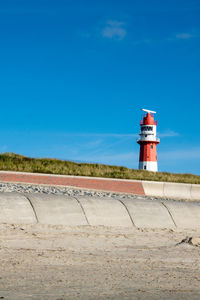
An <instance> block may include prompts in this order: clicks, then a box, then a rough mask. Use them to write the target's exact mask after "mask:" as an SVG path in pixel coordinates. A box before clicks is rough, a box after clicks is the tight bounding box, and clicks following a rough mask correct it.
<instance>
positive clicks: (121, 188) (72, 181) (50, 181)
mask: <svg viewBox="0 0 200 300" xmlns="http://www.w3.org/2000/svg"><path fill="white" fill-rule="evenodd" d="M0 181H1V182H3V181H6V182H20V183H32V184H47V185H61V186H71V187H78V188H86V189H94V190H102V191H112V192H120V193H130V194H138V195H145V193H144V189H143V186H142V183H141V182H134V181H128V180H127V181H126V180H115V179H111V180H106V179H101V178H99V179H96V178H92V177H91V178H88V177H86V178H84V177H75V176H72V177H70V176H66V177H65V176H53V175H50V176H49V175H39V174H34V173H28V174H24V173H23V174H22V173H19V174H17V173H12V172H11V173H7V172H5V173H4V172H1V173H0Z"/></svg>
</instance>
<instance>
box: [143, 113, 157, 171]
mask: <svg viewBox="0 0 200 300" xmlns="http://www.w3.org/2000/svg"><path fill="white" fill-rule="evenodd" d="M142 110H143V111H145V112H146V114H145V115H144V117H143V120H142V121H140V127H141V130H140V138H139V139H138V140H137V143H138V144H139V145H140V159H139V169H140V170H148V171H153V172H157V171H158V162H157V145H158V144H159V143H160V139H158V138H157V137H156V127H157V121H154V114H155V113H156V112H155V111H151V110H147V109H142Z"/></svg>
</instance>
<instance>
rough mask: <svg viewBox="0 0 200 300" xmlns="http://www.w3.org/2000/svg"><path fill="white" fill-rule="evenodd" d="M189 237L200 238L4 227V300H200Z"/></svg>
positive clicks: (197, 253) (0, 237)
mask: <svg viewBox="0 0 200 300" xmlns="http://www.w3.org/2000/svg"><path fill="white" fill-rule="evenodd" d="M186 236H200V232H198V231H196V230H189V231H188V230H181V231H180V230H149V229H148V230H145V229H143V230H142V229H136V228H123V229H121V228H111V227H103V226H102V227H101V226H98V227H93V226H80V227H65V226H49V225H41V224H35V225H23V226H22V225H17V226H16V225H5V224H4V225H0V257H1V259H0V299H6V300H8V299H9V300H19V299H20V300H25V299H34V300H40V299H45V300H47V299H48V300H61V299H62V300H66V299H169V298H170V299H200V247H195V246H192V245H189V244H188V243H180V242H181V241H182V240H183V239H184V238H185V237H186ZM179 243H180V244H179Z"/></svg>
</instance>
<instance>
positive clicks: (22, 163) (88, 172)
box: [0, 153, 200, 184]
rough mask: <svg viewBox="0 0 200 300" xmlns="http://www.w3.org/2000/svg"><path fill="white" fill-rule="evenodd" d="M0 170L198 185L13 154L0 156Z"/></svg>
mask: <svg viewBox="0 0 200 300" xmlns="http://www.w3.org/2000/svg"><path fill="white" fill-rule="evenodd" d="M0 170H4V171H19V172H32V173H48V174H62V175H79V176H91V177H107V178H122V179H136V180H150V181H152V180H153V181H168V182H183V183H194V184H200V176H197V175H192V174H175V173H167V172H156V173H154V172H148V171H143V170H134V169H128V168H126V167H118V166H110V165H101V164H88V163H75V162H71V161H63V160H58V159H50V158H29V157H25V156H22V155H18V154H15V153H2V154H0Z"/></svg>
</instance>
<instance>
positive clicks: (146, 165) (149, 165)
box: [139, 161, 158, 172]
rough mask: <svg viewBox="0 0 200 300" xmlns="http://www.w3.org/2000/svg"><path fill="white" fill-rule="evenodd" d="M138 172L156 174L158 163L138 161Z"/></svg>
mask: <svg viewBox="0 0 200 300" xmlns="http://www.w3.org/2000/svg"><path fill="white" fill-rule="evenodd" d="M139 170H147V171H152V172H158V163H157V161H140V162H139Z"/></svg>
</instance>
